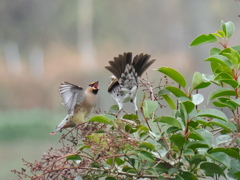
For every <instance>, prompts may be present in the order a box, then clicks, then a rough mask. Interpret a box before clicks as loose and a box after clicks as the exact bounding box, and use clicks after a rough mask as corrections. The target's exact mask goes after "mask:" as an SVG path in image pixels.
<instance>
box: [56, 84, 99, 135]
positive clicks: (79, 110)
mask: <svg viewBox="0 0 240 180" xmlns="http://www.w3.org/2000/svg"><path fill="white" fill-rule="evenodd" d="M98 90H99V87H98V81H97V82H93V83H91V84H89V86H88V87H87V89H86V90H85V91H84V89H83V88H82V87H80V86H77V85H74V84H71V83H68V82H64V83H62V84H61V86H60V87H59V93H60V95H61V98H62V104H63V105H65V106H66V108H67V110H68V114H67V116H66V117H65V118H64V119H63V120H62V122H61V123H60V124H59V125H58V126H57V129H56V130H55V132H57V131H60V130H62V129H64V128H68V127H74V126H76V125H77V124H81V123H83V122H84V119H85V118H86V117H88V116H89V114H90V113H91V112H92V110H93V109H94V106H95V105H96V101H97V93H98ZM51 134H55V133H54V132H53V133H51Z"/></svg>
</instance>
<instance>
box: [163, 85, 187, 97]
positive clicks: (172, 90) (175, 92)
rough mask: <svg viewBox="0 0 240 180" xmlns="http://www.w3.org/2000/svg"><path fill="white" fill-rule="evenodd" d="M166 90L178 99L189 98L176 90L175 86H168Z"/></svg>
mask: <svg viewBox="0 0 240 180" xmlns="http://www.w3.org/2000/svg"><path fill="white" fill-rule="evenodd" d="M165 88H166V89H167V90H169V91H170V92H171V93H173V94H174V95H175V96H176V97H182V96H183V97H187V95H186V94H185V93H184V92H183V91H182V90H180V89H179V88H176V87H174V86H167V87H165Z"/></svg>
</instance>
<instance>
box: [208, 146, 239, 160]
mask: <svg viewBox="0 0 240 180" xmlns="http://www.w3.org/2000/svg"><path fill="white" fill-rule="evenodd" d="M214 152H223V153H225V154H227V155H228V156H230V157H232V158H236V159H238V160H240V154H239V149H238V148H223V147H218V148H214V149H211V150H210V151H209V153H210V154H211V153H214Z"/></svg>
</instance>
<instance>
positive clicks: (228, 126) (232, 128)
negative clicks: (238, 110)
mask: <svg viewBox="0 0 240 180" xmlns="http://www.w3.org/2000/svg"><path fill="white" fill-rule="evenodd" d="M208 124H211V125H215V126H218V127H221V128H222V129H224V130H225V131H226V132H228V133H229V132H232V131H235V130H236V126H235V125H234V124H233V123H231V122H228V121H222V120H219V119H213V120H211V121H209V122H208Z"/></svg>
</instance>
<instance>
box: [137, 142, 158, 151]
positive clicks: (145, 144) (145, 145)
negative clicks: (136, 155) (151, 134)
mask: <svg viewBox="0 0 240 180" xmlns="http://www.w3.org/2000/svg"><path fill="white" fill-rule="evenodd" d="M138 147H139V148H145V149H146V150H151V151H153V150H155V146H154V145H153V144H151V143H149V142H142V143H141V144H139V146H138Z"/></svg>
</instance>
